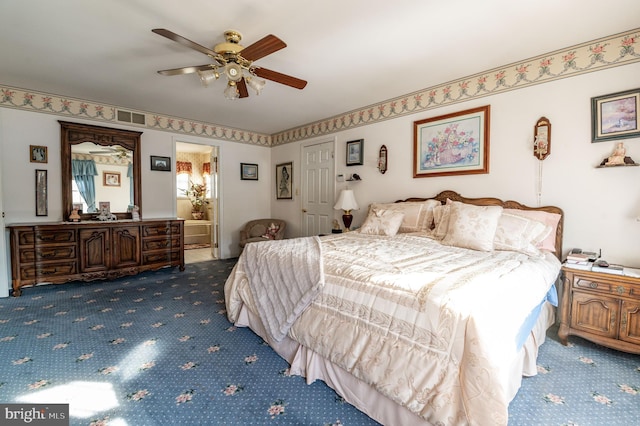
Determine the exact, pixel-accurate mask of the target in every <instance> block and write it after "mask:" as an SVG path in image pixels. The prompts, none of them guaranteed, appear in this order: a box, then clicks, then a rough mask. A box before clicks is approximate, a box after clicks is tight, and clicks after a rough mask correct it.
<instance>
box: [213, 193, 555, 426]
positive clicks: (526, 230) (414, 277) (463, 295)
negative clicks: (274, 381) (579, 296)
mask: <svg viewBox="0 0 640 426" xmlns="http://www.w3.org/2000/svg"><path fill="white" fill-rule="evenodd" d="M562 227H563V213H562V210H561V209H559V208H557V207H553V206H545V207H538V208H532V207H527V206H525V205H522V204H520V203H518V202H515V201H502V200H499V199H497V198H466V197H463V196H461V195H460V194H458V193H456V192H453V191H444V192H441V193H439V194H438V195H436V196H435V197H431V198H409V199H406V200H403V201H399V202H395V203H373V204H371V206H370V208H369V212H368V215H367V218H366V220H365V222H364V223H363V225H362V227H361V228H360V229H359V230H358V231H354V232H348V233H344V234H334V235H328V236H321V237H304V238H295V239H290V240H281V241H270V242H264V243H252V244H249V245H247V247H245V251H244V252H243V253H242V255H241V256H240V258H239V260H238V263H237V264H236V265H235V267H234V269H233V271H232V272H231V274H230V275H229V278H228V279H227V282H226V283H225V301H226V305H227V315H228V318H229V320H230V321H231V322H233V323H234V324H235V325H237V326H247V327H250V328H251V329H252V330H253V331H254V332H255V333H256V334H258V335H259V336H261V337H262V338H263V339H264V340H265V341H266V342H267V343H268V344H269V345H270V346H271V347H272V348H273V349H274V350H275V351H276V352H277V353H278V354H279V355H280V356H282V357H283V358H284V359H285V360H287V361H288V362H289V363H290V365H291V368H290V372H291V374H297V375H301V376H304V377H306V380H307V382H308V383H312V382H314V381H315V380H318V379H320V380H323V381H324V382H325V383H327V384H328V385H329V386H330V387H332V388H333V389H334V390H335V391H336V392H337V393H338V394H339V395H341V396H342V397H343V398H344V399H345V400H346V401H348V402H349V403H351V404H353V405H354V406H356V407H357V408H358V409H360V410H361V411H363V412H365V413H366V414H367V415H369V416H370V417H371V418H373V419H375V420H377V421H378V422H380V423H382V424H388V425H396V424H402V425H413V424H415V425H429V424H442V425H462V424H470V425H472V424H477V425H486V424H495V425H500V424H504V425H506V424H507V421H508V405H509V402H510V401H511V400H512V399H513V397H514V396H515V394H516V393H517V391H518V389H519V387H520V384H521V380H522V376H531V375H535V374H536V370H537V369H536V358H537V353H538V348H539V346H540V345H541V344H542V343H543V342H544V340H545V333H546V330H547V328H548V327H550V326H551V325H552V324H553V322H554V320H555V316H554V314H555V306H557V292H556V289H555V282H556V280H557V278H558V275H559V272H560V265H561V264H560V260H559V259H560V257H561V255H562Z"/></svg>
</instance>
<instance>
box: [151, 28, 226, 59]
mask: <svg viewBox="0 0 640 426" xmlns="http://www.w3.org/2000/svg"><path fill="white" fill-rule="evenodd" d="M151 31H153V32H154V33H156V34H158V35H161V36H163V37H166V38H168V39H169V40H173V41H175V42H176V43H180V44H181V45H183V46H186V47H190V48H191V49H194V50H197V51H198V52H200V53H204V54H205V55H207V56H211V57H212V58H215V57H216V52H214V51H213V50H211V49H207V48H206V47H204V46H202V45H200V44H198V43H196V42H195V41H191V40H189V39H188V38H184V37H182V36H181V35H178V34H176V33H174V32H172V31H169V30H165V29H164V28H156V29H153V30H151Z"/></svg>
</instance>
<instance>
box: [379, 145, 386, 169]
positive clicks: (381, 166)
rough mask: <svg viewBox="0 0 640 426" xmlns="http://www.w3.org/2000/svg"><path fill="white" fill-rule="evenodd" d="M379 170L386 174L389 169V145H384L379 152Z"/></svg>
mask: <svg viewBox="0 0 640 426" xmlns="http://www.w3.org/2000/svg"><path fill="white" fill-rule="evenodd" d="M378 170H380V173H382V174H384V173H385V172H386V171H387V147H386V146H384V145H382V146H381V147H380V153H379V154H378Z"/></svg>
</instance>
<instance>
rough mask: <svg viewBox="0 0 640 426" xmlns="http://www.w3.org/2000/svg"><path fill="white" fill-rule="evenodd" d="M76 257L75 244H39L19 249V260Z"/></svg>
mask: <svg viewBox="0 0 640 426" xmlns="http://www.w3.org/2000/svg"><path fill="white" fill-rule="evenodd" d="M75 258H76V246H75V245H73V246H70V245H61V246H54V245H51V246H39V247H36V248H32V247H24V248H21V249H20V262H24V263H29V262H38V261H47V260H73V259H75Z"/></svg>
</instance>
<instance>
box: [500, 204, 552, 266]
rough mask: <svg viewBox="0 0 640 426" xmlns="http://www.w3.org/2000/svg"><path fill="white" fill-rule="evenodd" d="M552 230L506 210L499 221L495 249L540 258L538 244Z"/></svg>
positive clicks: (540, 223)
mask: <svg viewBox="0 0 640 426" xmlns="http://www.w3.org/2000/svg"><path fill="white" fill-rule="evenodd" d="M550 230H551V227H549V226H547V225H545V224H544V223H542V222H539V221H537V220H533V219H528V218H526V217H523V216H518V215H514V214H510V213H508V212H507V210H506V209H505V210H503V212H502V215H501V216H500V220H498V227H497V229H496V235H495V239H494V241H493V243H494V248H495V250H510V251H517V252H521V253H525V254H528V255H530V256H535V257H539V256H541V254H542V253H541V252H540V250H538V248H537V247H536V244H537V243H539V242H540V241H541V240H542V239H544V237H546V236H547V234H548V233H549V232H550Z"/></svg>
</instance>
